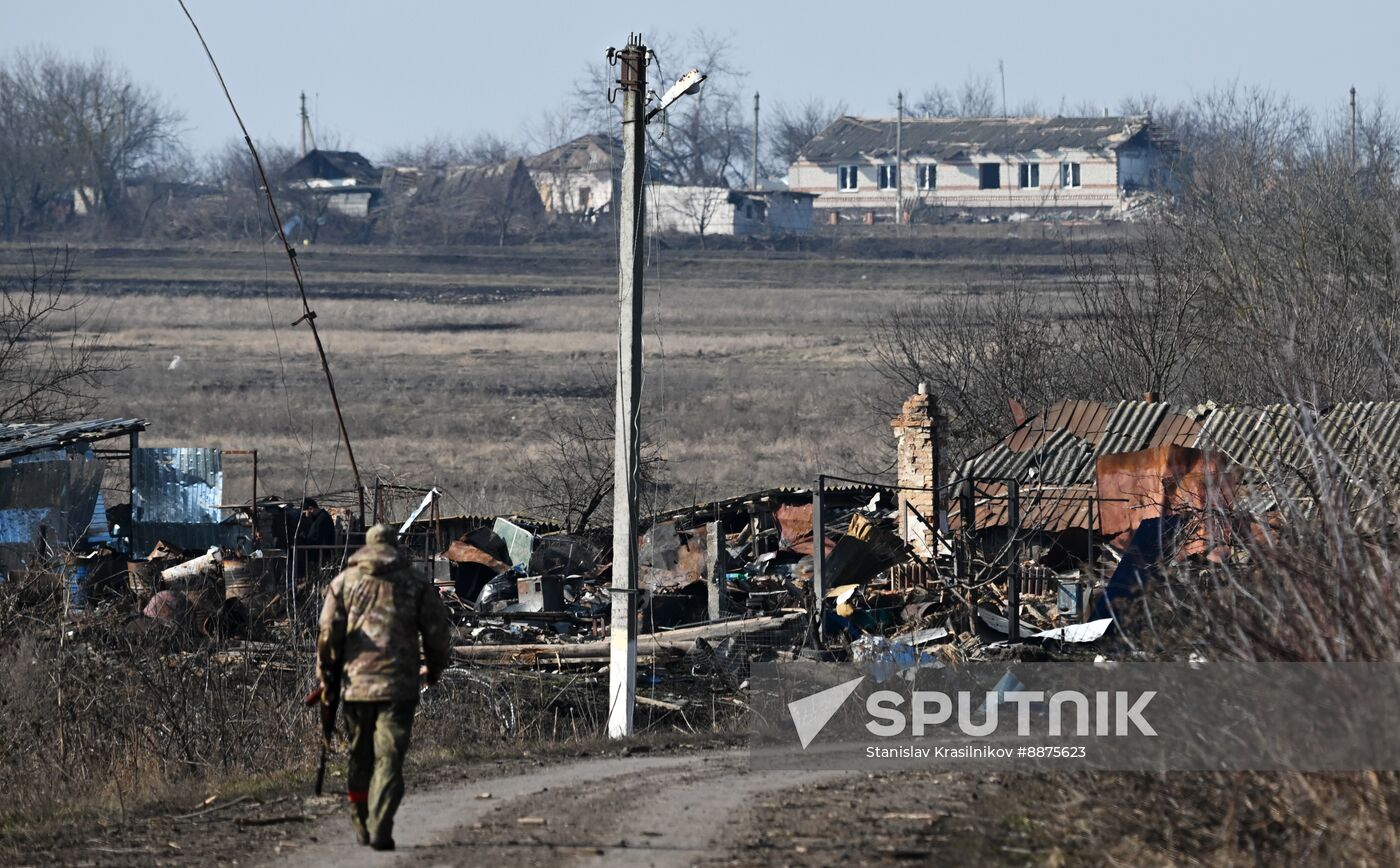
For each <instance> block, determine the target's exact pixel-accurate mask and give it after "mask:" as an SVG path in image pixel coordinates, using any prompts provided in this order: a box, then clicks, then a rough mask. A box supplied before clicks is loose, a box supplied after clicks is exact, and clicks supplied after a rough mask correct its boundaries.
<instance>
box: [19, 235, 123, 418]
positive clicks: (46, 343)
mask: <svg viewBox="0 0 1400 868" xmlns="http://www.w3.org/2000/svg"><path fill="white" fill-rule="evenodd" d="M72 279H73V259H72V256H71V255H70V253H69V252H68V251H67V250H66V249H65V250H61V251H56V252H54V253H53V254H52V255H51V256H49V257H45V258H40V256H39V254H37V253H31V257H30V264H29V267H28V268H27V269H24V270H22V271H17V272H11V273H6V274H0V423H10V422H33V421H66V420H71V419H74V418H77V417H79V416H81V415H83V414H85V413H88V412H91V411H92V409H93V407H94V406H96V404H97V401H98V397H99V394H98V393H99V389H100V387H101V385H102V381H103V379H104V378H105V377H106V376H107V375H109V374H113V373H116V372H117V371H120V370H122V368H123V367H124V363H123V360H122V358H121V356H120V355H119V354H117V353H116V352H114V351H113V350H111V349H110V348H109V347H107V346H106V345H105V344H104V343H103V342H102V340H101V337H100V336H99V335H97V334H96V333H95V329H96V326H97V324H96V323H94V322H93V321H92V320H91V319H90V318H89V316H88V310H87V308H86V306H85V303H84V301H83V300H82V299H80V298H75V297H74V296H73V293H72Z"/></svg>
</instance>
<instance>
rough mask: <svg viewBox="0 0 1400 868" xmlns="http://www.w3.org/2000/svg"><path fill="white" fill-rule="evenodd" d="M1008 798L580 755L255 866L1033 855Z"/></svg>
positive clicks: (289, 846) (1027, 829) (905, 776)
mask: <svg viewBox="0 0 1400 868" xmlns="http://www.w3.org/2000/svg"><path fill="white" fill-rule="evenodd" d="M1009 792H1010V790H1009V788H1008V787H1007V786H1006V785H1005V783H1004V782H1002V781H1000V780H998V779H997V778H996V777H994V776H993V777H988V776H971V775H947V774H944V775H934V774H931V773H908V772H905V773H898V774H861V773H852V772H830V771H801V772H798V771H792V772H774V771H763V772H751V771H750V770H749V767H748V757H747V754H746V753H745V752H743V751H723V752H711V753H701V754H691V755H686V756H655V757H652V756H640V757H638V756H633V757H607V758H597V759H586V760H582V761H575V762H572V763H567V764H562V765H551V766H547V767H543V768H539V769H537V770H530V771H527V772H523V773H511V774H506V775H502V776H498V777H489V776H488V777H477V778H474V779H473V780H470V781H467V782H461V783H445V784H439V785H435V786H432V787H428V788H419V789H417V790H415V791H412V792H410V794H409V797H408V798H407V799H406V800H405V802H404V805H403V808H402V810H401V812H400V819H399V824H398V828H397V830H396V833H395V837H396V838H397V839H398V845H399V850H398V852H396V853H393V854H386V853H376V852H374V851H372V850H370V849H368V848H365V847H360V846H357V845H355V844H354V843H352V840H351V836H350V831H349V822H348V820H347V819H346V818H345V816H344V815H343V813H341V812H339V811H337V813H336V815H335V816H330V817H325V818H324V819H322V820H320V821H318V822H316V823H312V824H308V825H306V826H304V827H302V828H300V829H298V830H296V831H294V832H293V833H292V834H291V835H290V836H289V837H284V838H283V839H282V840H281V842H280V845H279V846H280V852H279V853H278V854H277V855H275V856H274V857H273V858H272V859H271V860H270V861H267V862H265V863H264V864H269V865H274V866H281V868H311V866H320V865H334V866H336V868H355V866H379V865H410V866H458V865H499V864H509V865H512V866H525V868H535V866H539V868H544V866H549V868H561V866H595V865H608V866H614V865H623V866H690V865H731V866H732V865H740V866H767V865H773V864H783V865H794V866H804V868H805V866H838V865H839V866H843V868H844V866H850V865H856V864H859V865H909V864H944V865H946V864H950V862H951V863H952V864H978V865H1024V864H1040V863H1041V862H1042V861H1043V860H1044V859H1045V858H1046V856H1047V853H1046V851H1045V849H1043V848H1042V847H1041V846H1040V844H1041V842H1043V841H1044V837H1043V834H1042V833H1043V831H1044V830H1038V829H1037V828H1035V825H1036V821H1035V820H1032V819H1031V818H1029V817H1026V816H1025V815H1024V814H1022V813H1021V812H1020V811H1019V810H1018V809H1017V807H1016V804H1015V800H1014V799H1008V798H1007V795H1008V794H1009ZM1052 852H1053V848H1052ZM1033 854H1034V855H1033ZM1052 860H1053V857H1052ZM1060 864H1063V863H1062V862H1061V863H1060Z"/></svg>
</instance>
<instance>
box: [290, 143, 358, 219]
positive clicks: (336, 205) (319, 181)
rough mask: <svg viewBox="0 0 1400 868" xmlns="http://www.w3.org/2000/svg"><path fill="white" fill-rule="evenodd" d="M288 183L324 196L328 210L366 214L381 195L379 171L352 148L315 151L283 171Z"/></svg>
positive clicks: (344, 213)
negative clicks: (350, 149)
mask: <svg viewBox="0 0 1400 868" xmlns="http://www.w3.org/2000/svg"><path fill="white" fill-rule="evenodd" d="M282 180H283V182H284V183H286V184H289V185H300V186H303V187H305V188H306V189H308V190H310V191H311V192H312V194H313V195H315V196H316V197H317V198H320V199H324V201H325V207H326V210H327V211H328V212H331V213H334V214H341V215H344V216H346V217H368V216H369V212H370V208H371V207H373V206H375V205H377V204H378V200H379V199H380V197H381V195H382V194H381V191H380V187H379V180H380V171H379V169H377V168H375V166H374V164H373V163H371V162H370V161H369V160H368V159H366V158H365V157H364V155H362V154H358V153H356V152H354V151H322V150H314V151H310V152H309V153H307V155H306V156H304V157H302V158H301V159H300V160H297V161H296V162H295V163H293V164H292V165H291V167H290V168H288V169H287V171H286V172H284V173H283V174H282Z"/></svg>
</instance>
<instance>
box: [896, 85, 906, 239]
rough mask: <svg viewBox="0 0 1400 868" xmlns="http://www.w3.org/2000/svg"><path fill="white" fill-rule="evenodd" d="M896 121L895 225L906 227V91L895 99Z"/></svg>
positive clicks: (900, 92)
mask: <svg viewBox="0 0 1400 868" xmlns="http://www.w3.org/2000/svg"><path fill="white" fill-rule="evenodd" d="M895 105H896V106H897V108H896V110H895V111H896V114H895V120H894V225H895V229H896V231H898V228H899V227H900V226H903V225H904V91H902V90H901V91H899V94H898V96H897V97H896V98H895Z"/></svg>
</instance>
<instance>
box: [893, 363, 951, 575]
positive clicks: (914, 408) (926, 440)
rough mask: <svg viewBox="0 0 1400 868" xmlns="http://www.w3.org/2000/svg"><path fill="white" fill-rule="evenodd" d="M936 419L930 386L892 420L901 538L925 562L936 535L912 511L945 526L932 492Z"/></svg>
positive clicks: (922, 387)
mask: <svg viewBox="0 0 1400 868" xmlns="http://www.w3.org/2000/svg"><path fill="white" fill-rule="evenodd" d="M937 419H938V405H937V404H936V403H935V402H934V401H933V400H932V399H931V398H930V397H929V394H928V385H927V384H925V383H920V384H919V391H918V393H917V394H914V395H910V396H909V399H908V400H907V401H905V402H904V410H903V412H902V413H900V414H899V415H898V416H896V417H895V418H894V419H892V420H890V426H891V427H892V428H894V439H895V457H896V469H897V472H898V479H899V485H900V486H901V488H900V491H899V535H900V536H901V537H902V538H903V539H904V540H905V541H906V542H908V543H909V545H910V547H911V548H913V549H914V552H915V554H918V555H920V556H922V557H926V558H932V557H933V556H934V554H935V551H936V550H935V535H934V532H933V530H932V529H931V528H930V527H929V526H928V525H927V524H926V523H925V522H924V521H920V520H919V518H917V517H916V516H915V515H914V514H913V511H912V510H911V509H910V507H912V508H913V510H917V511H918V513H919V515H921V516H923V517H924V519H926V520H927V521H929V522H933V523H934V524H942V521H943V520H942V518H941V517H940V516H939V515H938V504H939V496H938V494H937V493H936V492H934V491H932V490H931V489H933V488H935V487H936V486H937V485H938V441H937V436H938V432H937V430H936V423H937Z"/></svg>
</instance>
